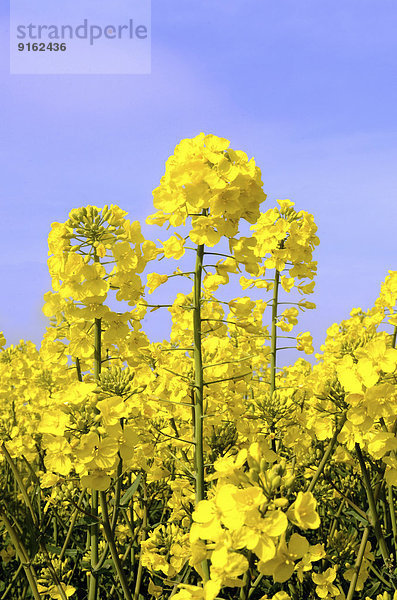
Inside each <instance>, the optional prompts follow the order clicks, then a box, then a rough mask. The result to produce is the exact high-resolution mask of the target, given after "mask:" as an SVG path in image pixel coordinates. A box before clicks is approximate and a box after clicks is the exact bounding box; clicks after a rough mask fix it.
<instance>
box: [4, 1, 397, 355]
mask: <svg viewBox="0 0 397 600" xmlns="http://www.w3.org/2000/svg"><path fill="white" fill-rule="evenodd" d="M11 1H12V0H11ZM396 23H397V4H396V2H395V0H344V1H343V2H339V3H336V2H335V1H332V2H330V1H329V0H299V2H297V1H296V0H227V1H226V0H201V1H200V2H193V1H192V0H179V1H176V0H168V1H167V2H163V1H162V0H152V32H151V34H152V73H151V74H150V75H114V76H113V75H91V76H89V75H87V76H86V75H76V76H70V75H59V76H58V75H10V74H9V60H8V59H9V49H8V28H9V15H8V10H7V7H6V6H4V3H2V5H1V8H0V28H1V29H0V114H1V119H0V140H1V142H0V156H1V159H0V161H1V171H2V178H1V183H2V185H1V188H0V222H1V236H0V277H1V283H2V285H1V295H0V330H4V333H5V336H6V338H7V340H8V341H9V342H10V343H16V342H18V341H19V340H20V339H21V338H23V339H31V340H33V341H34V342H36V343H37V344H39V343H40V339H41V336H42V333H43V331H44V328H45V325H46V320H45V318H44V316H42V314H41V306H42V297H43V294H44V293H45V292H46V291H47V290H48V289H49V277H48V274H47V266H46V259H47V235H48V232H49V229H50V225H51V222H53V221H63V220H65V219H66V218H67V214H68V212H69V210H70V209H71V208H73V207H76V206H83V205H85V204H89V203H91V204H95V205H97V206H101V205H103V204H106V203H115V204H118V205H119V206H121V207H122V208H124V209H125V210H128V211H129V213H130V217H131V218H132V219H141V220H144V218H145V217H146V216H147V215H148V214H150V213H151V212H153V209H152V197H151V192H152V190H153V188H155V187H156V186H157V185H158V183H159V179H160V177H161V175H162V174H163V172H164V162H165V160H166V159H167V157H168V156H169V155H170V154H171V153H172V151H173V149H174V147H175V145H176V144H177V143H178V142H179V140H180V139H181V138H184V137H193V136H195V135H197V134H198V133H199V132H200V131H204V132H206V133H214V134H215V135H219V136H224V137H227V138H228V139H229V140H231V146H232V147H233V148H235V149H243V150H245V151H246V152H247V153H248V155H249V156H255V159H256V161H257V164H258V165H259V166H260V167H261V169H262V179H263V181H264V190H265V192H266V193H267V194H268V200H267V201H266V205H267V207H269V208H270V207H271V206H272V205H273V204H274V202H275V200H276V199H277V198H289V199H291V200H293V201H294V202H295V203H296V207H297V209H304V210H307V211H309V212H312V213H313V214H314V216H315V220H316V222H317V224H318V227H319V232H318V233H319V237H320V240H321V244H320V246H319V248H318V249H317V251H316V257H315V258H316V259H317V260H318V277H317V286H316V291H315V294H314V295H313V296H312V297H311V298H310V300H313V301H315V302H316V303H317V306H318V308H317V310H316V311H311V312H310V313H309V314H307V316H306V315H305V318H304V319H302V320H301V328H300V329H299V330H307V329H310V330H311V331H312V333H313V336H314V339H315V344H316V349H317V350H318V348H319V345H320V344H321V342H322V341H323V339H324V335H325V330H326V328H327V327H328V326H329V325H331V324H332V323H333V322H335V321H340V320H341V319H343V318H346V317H347V315H348V313H349V311H350V310H351V308H352V307H357V306H361V307H362V308H364V309H366V308H368V307H369V306H371V305H372V303H373V302H374V300H375V298H376V296H377V293H378V290H379V286H380V283H381V281H382V280H383V279H384V277H385V276H386V274H387V271H388V269H395V268H396V261H395V256H396V249H395V239H396V223H397V210H396V205H397V169H396V164H397V144H396V125H397V116H396V114H397V113H396V106H397V83H396V82H397V72H396V71H397V68H396V64H397V36H396V34H395V28H396ZM151 229H153V231H152V232H151V233H150V235H151V236H152V237H153V239H155V238H156V237H158V236H159V233H160V230H158V231H155V228H151ZM145 232H146V233H148V235H149V228H145ZM148 331H149V334H151V335H152V336H153V338H154V339H156V335H157V336H158V331H160V335H161V332H162V330H161V327H160V328H158V327H157V328H152V330H151V329H150V327H149V328H148Z"/></svg>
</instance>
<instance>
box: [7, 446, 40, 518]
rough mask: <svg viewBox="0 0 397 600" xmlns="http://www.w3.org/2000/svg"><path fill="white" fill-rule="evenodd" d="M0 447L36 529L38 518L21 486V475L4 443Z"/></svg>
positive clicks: (24, 489) (22, 485)
mask: <svg viewBox="0 0 397 600" xmlns="http://www.w3.org/2000/svg"><path fill="white" fill-rule="evenodd" d="M0 447H1V450H2V451H3V454H4V456H5V458H6V461H7V463H8V465H9V467H10V469H11V471H12V474H13V475H14V479H15V481H16V482H17V484H18V486H19V489H20V490H21V493H22V496H23V499H24V501H25V504H26V506H27V508H28V509H29V512H30V514H31V516H32V521H33V523H34V525H35V526H36V527H37V526H38V525H39V522H38V518H37V515H36V513H35V511H34V509H33V505H32V503H31V501H30V498H29V494H28V492H27V490H26V487H25V486H24V484H23V481H22V477H21V475H20V473H19V471H18V469H17V467H16V465H15V463H14V461H13V460H12V458H11V456H10V454H9V452H8V450H7V447H6V445H5V443H4V442H2V443H1V446H0Z"/></svg>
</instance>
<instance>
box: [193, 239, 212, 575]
mask: <svg viewBox="0 0 397 600" xmlns="http://www.w3.org/2000/svg"><path fill="white" fill-rule="evenodd" d="M203 256H204V245H203V244H201V245H200V246H198V247H197V253H196V268H195V273H194V286H193V336H194V349H193V360H194V442H195V446H194V467H195V475H196V486H195V487H196V490H195V491H196V505H197V504H198V503H199V502H200V500H204V448H203V397H204V381H203V356H202V350H201V278H202V273H203ZM202 568H203V573H204V580H205V581H207V580H208V579H209V566H208V562H207V560H204V561H203V562H202Z"/></svg>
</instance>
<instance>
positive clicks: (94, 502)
mask: <svg viewBox="0 0 397 600" xmlns="http://www.w3.org/2000/svg"><path fill="white" fill-rule="evenodd" d="M100 373H101V319H95V323H94V378H95V379H96V380H98V379H99V375H100ZM91 492H92V496H91V513H92V515H93V517H94V522H93V523H92V524H91V525H90V531H89V536H90V548H91V573H90V576H89V590H88V600H97V598H98V585H99V575H98V573H96V572H95V567H96V565H97V563H98V554H99V552H98V545H99V539H98V537H99V524H98V520H97V519H95V517H98V492H97V490H92V491H91Z"/></svg>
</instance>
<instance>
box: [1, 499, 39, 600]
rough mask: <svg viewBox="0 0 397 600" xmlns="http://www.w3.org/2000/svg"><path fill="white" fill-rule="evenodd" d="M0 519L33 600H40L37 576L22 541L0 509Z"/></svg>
mask: <svg viewBox="0 0 397 600" xmlns="http://www.w3.org/2000/svg"><path fill="white" fill-rule="evenodd" d="M0 519H1V520H2V521H3V523H4V526H5V528H6V530H7V533H8V535H9V536H10V539H11V542H12V544H13V546H14V548H15V552H16V554H17V556H18V558H19V560H20V563H21V565H22V566H23V568H24V571H25V575H26V578H27V580H28V582H29V586H30V589H31V590H32V594H33V598H34V599H35V600H41V597H40V594H39V591H38V589H37V576H36V573H35V570H34V568H33V565H32V563H31V562H30V560H29V556H28V553H27V551H26V549H25V546H24V545H23V543H22V541H21V540H20V539H19V536H18V533H17V532H16V531H15V529H14V528H13V526H12V525H11V523H10V521H9V520H8V518H7V515H6V514H5V512H3V510H2V509H1V508H0Z"/></svg>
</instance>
